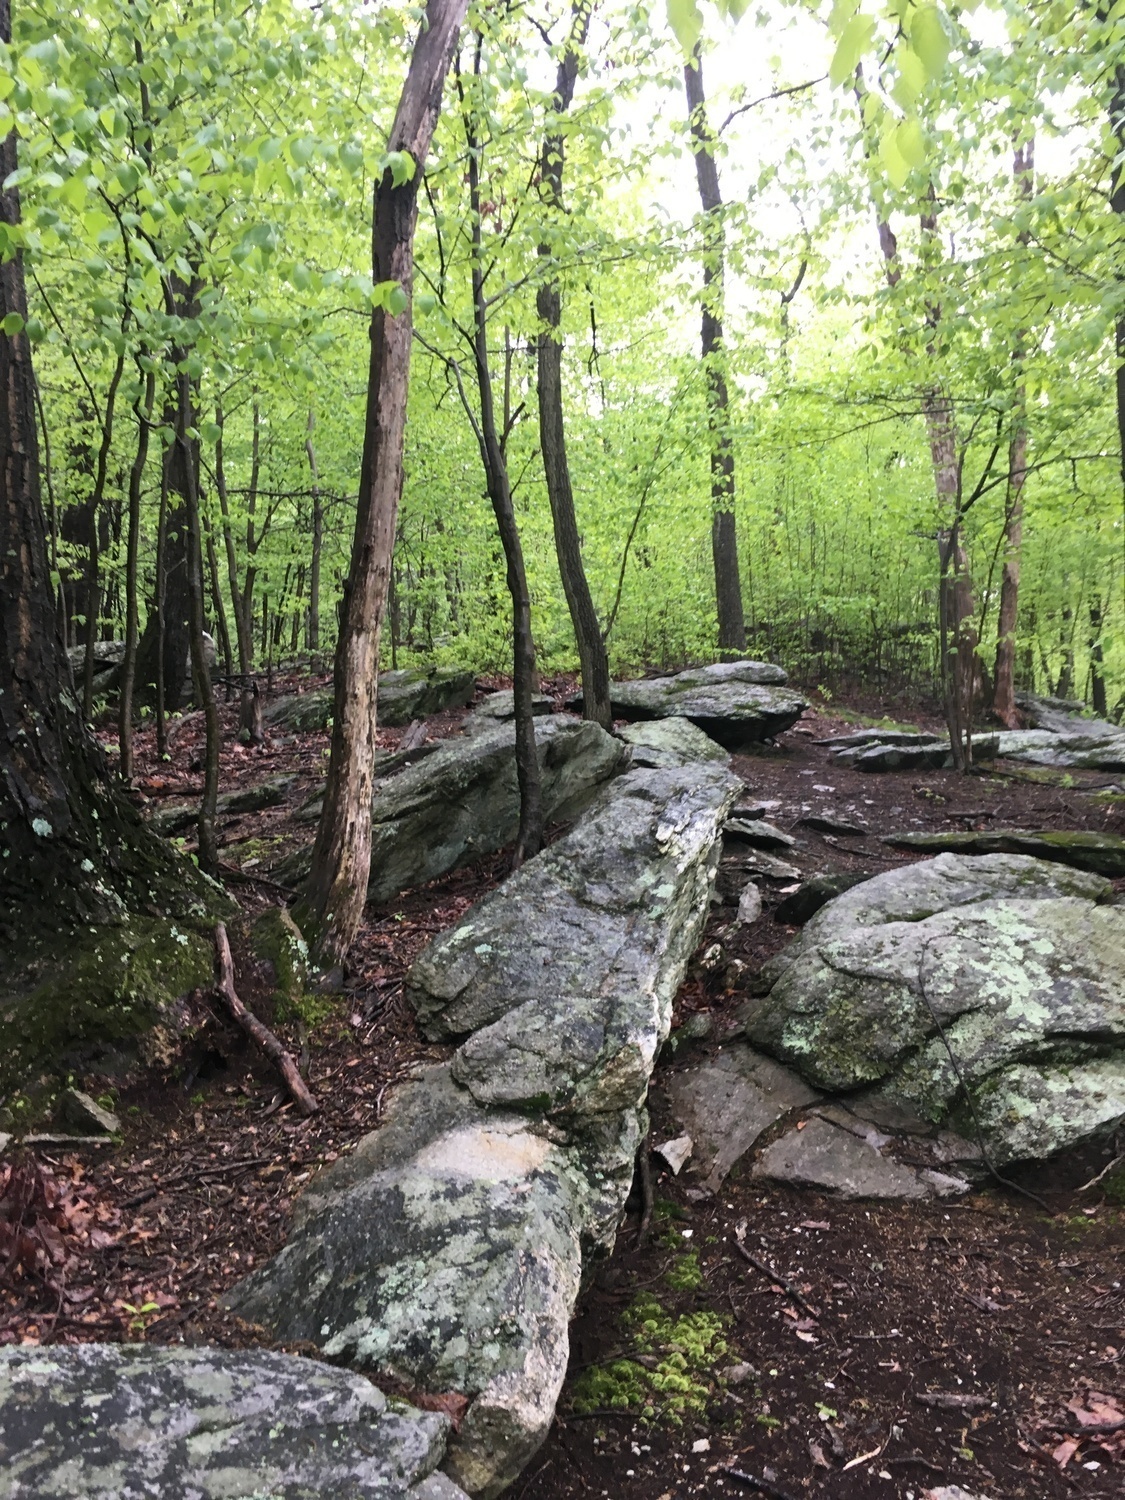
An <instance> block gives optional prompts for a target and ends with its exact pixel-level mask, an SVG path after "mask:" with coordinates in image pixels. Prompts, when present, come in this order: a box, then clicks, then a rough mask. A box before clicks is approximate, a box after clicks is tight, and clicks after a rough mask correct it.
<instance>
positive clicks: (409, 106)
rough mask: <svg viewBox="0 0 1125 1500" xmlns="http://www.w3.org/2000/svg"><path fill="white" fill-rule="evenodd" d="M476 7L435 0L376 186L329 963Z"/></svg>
mask: <svg viewBox="0 0 1125 1500" xmlns="http://www.w3.org/2000/svg"><path fill="white" fill-rule="evenodd" d="M467 9H468V0H429V4H428V5H427V7H426V19H425V22H424V24H423V28H422V30H421V32H420V33H419V35H418V38H417V40H416V42H415V44H414V51H413V53H412V55H411V59H410V66H409V69H408V71H407V76H406V81H405V83H404V85H403V90H402V95H401V97H400V99H399V105H398V110H397V112H396V115H395V120H394V124H393V125H392V127H391V133H390V136H389V139H388V152H389V153H391V152H394V153H397V152H401V153H404V154H405V155H406V156H407V157H408V158H409V160H410V162H411V165H412V168H413V171H412V174H411V176H410V178H409V180H407V181H403V182H399V183H398V184H396V182H395V179H394V176H393V173H392V171H391V169H390V168H388V169H387V170H386V171H384V172H383V174H382V175H381V176H380V178H379V180H378V182H377V183H376V184H375V192H374V206H373V211H372V230H371V261H372V277H373V280H374V281H375V282H376V283H377V284H378V283H380V282H385V281H393V282H396V283H397V284H398V286H399V287H400V288H401V290H402V293H403V295H404V298H405V306H404V307H402V308H401V310H400V311H399V312H398V313H395V314H392V313H390V312H389V311H388V310H387V309H386V308H384V307H376V308H374V309H373V310H372V315H371V361H370V367H369V372H368V381H367V415H366V420H365V423H364V434H363V458H362V463H361V467H360V487H359V500H358V504H357V507H356V521H355V535H354V539H353V543H352V557H351V566H350V569H349V573H348V579H347V582H346V584H345V586H344V598H343V605H342V609H341V618H340V630H339V635H338V639H337V644H336V662H335V704H334V712H333V724H332V753H331V758H330V760H329V763H328V782H327V786H326V788H325V795H324V809H323V812H322V813H321V818H320V823H319V825H318V827H317V835H316V843H315V845H314V847H313V858H312V870H311V873H310V875H309V880H308V884H307V886H306V888H305V892H304V897H303V902H302V906H301V918H300V920H301V921H302V923H303V925H304V926H305V927H306V929H307V936H309V937H310V938H311V939H312V943H313V947H314V951H315V953H316V955H317V957H318V959H319V960H320V961H321V962H329V963H341V962H342V961H343V959H344V958H345V957H346V955H347V952H348V950H349V948H350V947H351V945H352V942H353V941H354V939H355V935H356V933H357V932H358V930H359V925H360V922H361V921H362V919H363V907H364V902H365V901H366V897H367V878H368V875H369V873H370V869H371V795H372V791H373V789H374V787H373V782H374V775H373V771H374V752H375V713H376V681H377V676H378V667H379V640H380V635H381V632H382V626H383V612H384V609H385V606H386V599H387V582H388V578H389V575H390V567H391V553H392V549H393V545H394V536H395V523H396V520H397V517H398V506H399V499H400V497H401V494H402V456H403V443H404V438H405V428H406V398H407V390H408V385H409V378H410V346H411V340H412V332H413V325H412V318H411V293H412V289H413V279H414V255H413V251H414V229H415V225H416V223H417V220H418V189H419V187H420V185H421V176H422V172H423V170H424V167H425V159H426V155H427V153H428V151H429V148H430V141H431V140H432V138H433V133H434V127H435V125H436V124H437V119H438V115H439V113H440V111H441V97H442V91H443V88H444V85H445V78H446V74H447V73H448V72H449V65H450V62H451V61H452V58H453V53H454V49H455V48H456V46H457V39H458V36H459V34H460V31H461V23H462V22H463V20H464V18H465V12H466V10H467Z"/></svg>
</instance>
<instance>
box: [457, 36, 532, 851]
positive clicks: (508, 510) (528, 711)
mask: <svg viewBox="0 0 1125 1500" xmlns="http://www.w3.org/2000/svg"><path fill="white" fill-rule="evenodd" d="M480 64H481V45H480V37H479V35H478V38H477V49H476V59H475V67H476V71H477V73H478V74H479V71H480ZM457 82H458V91H459V94H460V98H461V109H462V114H463V116H464V121H465V139H466V142H467V145H468V158H469V161H468V176H469V217H470V221H471V243H472V261H471V273H470V274H471V279H472V294H473V362H474V365H475V367H476V376H477V390H478V393H479V397H480V423H479V425H478V426H477V433H476V435H477V441H478V443H479V446H480V452H481V460H482V462H483V464H484V472H485V479H486V485H487V489H488V498H489V499H490V500H491V502H492V511H493V514H494V515H495V517H496V527H497V530H498V531H499V533H500V545H501V546H502V547H503V549H504V562H505V570H506V577H507V584H508V593H509V595H510V596H511V600H512V687H513V698H514V706H515V732H516V776H517V779H518V781H519V788H520V825H519V833H518V835H517V837H516V850H515V864H516V866H517V867H518V866H519V865H521V864H522V863H523V862H524V860H527V859H531V858H532V857H533V856H534V855H536V854H538V853H539V850H540V849H541V848H542V845H543V794H542V788H541V785H540V777H539V757H538V754H537V752H536V748H535V717H534V714H533V712H532V698H533V696H534V693H535V688H536V671H535V638H534V636H533V634H532V630H531V591H530V589H529V588H528V585H527V569H526V567H525V566H524V558H523V546H522V544H521V542H520V533H519V526H518V524H517V522H516V511H515V506H514V505H513V504H512V487H511V482H510V479H509V476H508V463H507V459H506V457H505V454H504V442H503V439H502V438H501V436H500V434H499V432H498V430H497V425H496V403H495V399H494V396H493V390H492V373H491V370H490V368H489V361H488V303H487V300H486V298H485V293H484V257H483V250H482V243H481V207H480V205H481V197H480V160H481V145H480V141H479V139H478V137H477V133H476V127H475V124H474V122H473V118H472V111H471V108H470V107H469V106H468V105H467V103H466V99H465V93H464V89H463V87H462V84H461V79H460V76H458V81H457ZM505 436H506V434H505Z"/></svg>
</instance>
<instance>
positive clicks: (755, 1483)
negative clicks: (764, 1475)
mask: <svg viewBox="0 0 1125 1500" xmlns="http://www.w3.org/2000/svg"><path fill="white" fill-rule="evenodd" d="M722 1472H723V1473H724V1474H725V1475H726V1476H727V1478H728V1479H737V1480H738V1482H739V1484H745V1485H748V1486H749V1487H750V1489H752V1490H757V1492H758V1494H759V1495H769V1497H770V1500H793V1496H792V1495H791V1494H790V1493H789V1491H788V1490H782V1489H778V1487H777V1485H776V1484H771V1483H770V1482H769V1480H768V1479H759V1478H758V1476H757V1474H748V1473H747V1472H746V1470H745V1469H723V1471H722Z"/></svg>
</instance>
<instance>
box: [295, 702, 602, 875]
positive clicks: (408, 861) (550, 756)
mask: <svg viewBox="0 0 1125 1500" xmlns="http://www.w3.org/2000/svg"><path fill="white" fill-rule="evenodd" d="M535 744H536V750H537V752H538V757H539V770H540V777H541V792H542V797H543V813H544V817H545V818H546V820H547V821H548V822H566V821H568V820H569V819H571V818H573V817H574V816H576V814H577V813H578V812H579V811H581V809H582V808H583V806H585V804H586V803H587V802H588V801H589V799H590V798H591V796H593V794H594V792H595V791H596V790H597V788H598V787H599V786H600V785H601V784H602V783H603V782H605V781H607V780H609V778H610V777H612V776H614V775H616V773H617V772H618V771H619V770H620V769H621V768H622V766H623V765H624V763H625V760H626V758H627V751H626V749H625V747H624V745H622V743H621V742H620V740H616V739H614V738H613V736H612V735H610V734H607V733H606V732H605V730H604V729H602V728H601V727H600V726H599V725H597V724H593V723H586V722H583V721H582V720H580V719H574V718H571V717H570V715H569V714H550V715H548V716H546V717H544V718H540V719H537V720H536V723H535ZM515 746H516V732H515V727H514V726H513V725H511V724H498V725H496V727H495V728H492V729H481V730H480V731H478V733H476V734H473V735H458V736H456V737H455V738H453V739H449V740H443V741H442V742H441V743H440V745H439V747H438V748H437V749H436V750H435V751H434V752H433V753H432V754H430V755H427V756H425V757H423V758H422V759H421V760H420V761H419V762H418V763H417V764H413V765H410V766H407V767H406V768H405V769H404V770H401V771H400V772H399V773H398V775H397V776H395V777H394V778H393V779H392V780H390V781H386V782H383V783H380V784H379V785H378V786H377V787H376V789H375V795H374V797H373V798H372V802H371V815H372V827H371V877H370V881H369V883H368V887H367V895H368V899H369V900H371V901H386V900H389V899H390V898H391V897H392V896H395V895H397V894H398V892H399V891H405V890H409V889H411V888H412V887H414V886H418V885H424V884H425V883H426V882H427V881H429V880H436V879H437V878H438V876H440V875H445V874H446V873H447V872H448V871H450V870H455V869H456V868H457V867H458V866H459V865H462V864H466V863H467V862H468V861H469V860H472V859H477V858H479V856H480V855H482V854H491V853H493V852H494V851H495V850H497V849H502V848H503V847H504V845H505V844H510V843H512V842H513V840H514V839H515V837H516V834H517V832H518V830H519V817H520V796H519V783H518V781H517V778H516V756H515ZM310 858H311V851H310V850H309V849H308V848H305V849H302V850H300V851H298V854H297V855H295V856H291V857H290V858H289V859H288V860H287V861H286V862H285V863H284V865H282V866H279V867H278V868H277V869H276V870H275V872H274V873H275V875H276V876H277V878H278V879H279V880H285V881H287V882H289V883H291V884H294V885H295V884H297V883H298V882H299V881H300V880H301V879H302V878H303V877H304V875H305V874H306V873H307V872H308V868H309V860H310Z"/></svg>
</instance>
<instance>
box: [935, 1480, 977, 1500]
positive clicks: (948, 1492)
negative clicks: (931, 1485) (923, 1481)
mask: <svg viewBox="0 0 1125 1500" xmlns="http://www.w3.org/2000/svg"><path fill="white" fill-rule="evenodd" d="M922 1500H989V1497H988V1496H987V1495H982V1494H980V1493H979V1492H978V1491H976V1490H971V1491H970V1490H964V1489H962V1488H961V1486H960V1485H959V1484H939V1485H938V1487H937V1489H936V1490H923V1491H922Z"/></svg>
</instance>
